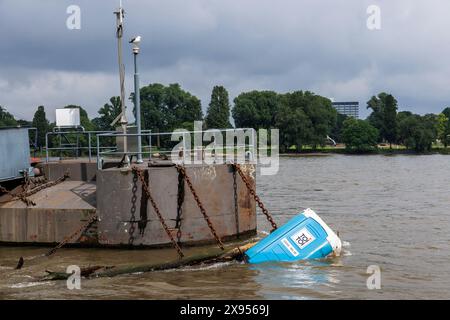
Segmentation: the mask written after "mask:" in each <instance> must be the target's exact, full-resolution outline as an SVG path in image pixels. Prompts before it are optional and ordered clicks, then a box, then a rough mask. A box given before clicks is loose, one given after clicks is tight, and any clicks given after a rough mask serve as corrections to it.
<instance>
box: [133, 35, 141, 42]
mask: <svg viewBox="0 0 450 320" xmlns="http://www.w3.org/2000/svg"><path fill="white" fill-rule="evenodd" d="M139 42H141V36H137V37H134V38H133V39H131V40H130V43H132V44H139Z"/></svg>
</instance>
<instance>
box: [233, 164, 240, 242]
mask: <svg viewBox="0 0 450 320" xmlns="http://www.w3.org/2000/svg"><path fill="white" fill-rule="evenodd" d="M233 195H234V217H235V220H236V235H237V237H238V238H239V205H238V193H237V181H236V168H233Z"/></svg>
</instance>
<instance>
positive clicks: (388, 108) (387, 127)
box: [367, 92, 398, 148]
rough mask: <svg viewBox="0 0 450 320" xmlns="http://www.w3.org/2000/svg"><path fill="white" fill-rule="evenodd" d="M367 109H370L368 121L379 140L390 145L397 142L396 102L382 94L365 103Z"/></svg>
mask: <svg viewBox="0 0 450 320" xmlns="http://www.w3.org/2000/svg"><path fill="white" fill-rule="evenodd" d="M367 109H372V113H371V114H370V115H369V117H368V120H369V122H370V124H371V125H372V126H374V127H375V128H377V129H378V130H379V133H380V139H382V140H384V141H387V142H389V145H390V147H391V148H392V143H394V142H396V140H397V109H398V107H397V100H396V99H395V98H394V96H392V95H391V94H387V93H385V92H382V93H380V94H378V96H377V97H375V96H373V97H372V98H371V99H370V100H369V101H368V102H367Z"/></svg>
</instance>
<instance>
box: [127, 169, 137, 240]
mask: <svg viewBox="0 0 450 320" xmlns="http://www.w3.org/2000/svg"><path fill="white" fill-rule="evenodd" d="M137 182H138V176H137V175H136V174H134V175H133V187H132V188H131V217H130V230H128V235H129V238H128V244H129V245H133V242H134V232H135V231H136V226H135V225H134V224H135V223H136V201H137V195H136V192H137V189H138V187H137Z"/></svg>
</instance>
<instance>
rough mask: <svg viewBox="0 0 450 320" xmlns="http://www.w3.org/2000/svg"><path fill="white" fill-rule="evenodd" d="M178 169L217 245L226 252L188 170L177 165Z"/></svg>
mask: <svg viewBox="0 0 450 320" xmlns="http://www.w3.org/2000/svg"><path fill="white" fill-rule="evenodd" d="M176 168H177V170H178V172H180V173H181V174H182V175H183V176H184V179H185V180H186V183H187V185H188V187H189V189H190V190H191V193H192V195H193V196H194V199H195V202H196V203H197V206H198V207H199V209H200V211H201V213H202V215H203V218H205V220H206V223H207V224H208V227H209V229H210V230H211V233H212V234H213V236H214V238H215V239H216V241H217V244H218V245H219V247H220V249H222V250H225V248H224V246H223V243H222V240H221V239H220V237H219V236H218V235H217V232H216V229H215V228H214V226H213V224H212V222H211V220H210V219H209V216H208V215H207V214H206V210H205V208H204V207H203V204H202V202H201V201H200V198H199V197H198V195H197V192H196V191H195V189H194V186H193V185H192V182H191V179H190V178H189V176H188V175H187V174H186V168H184V167H183V166H180V165H176Z"/></svg>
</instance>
